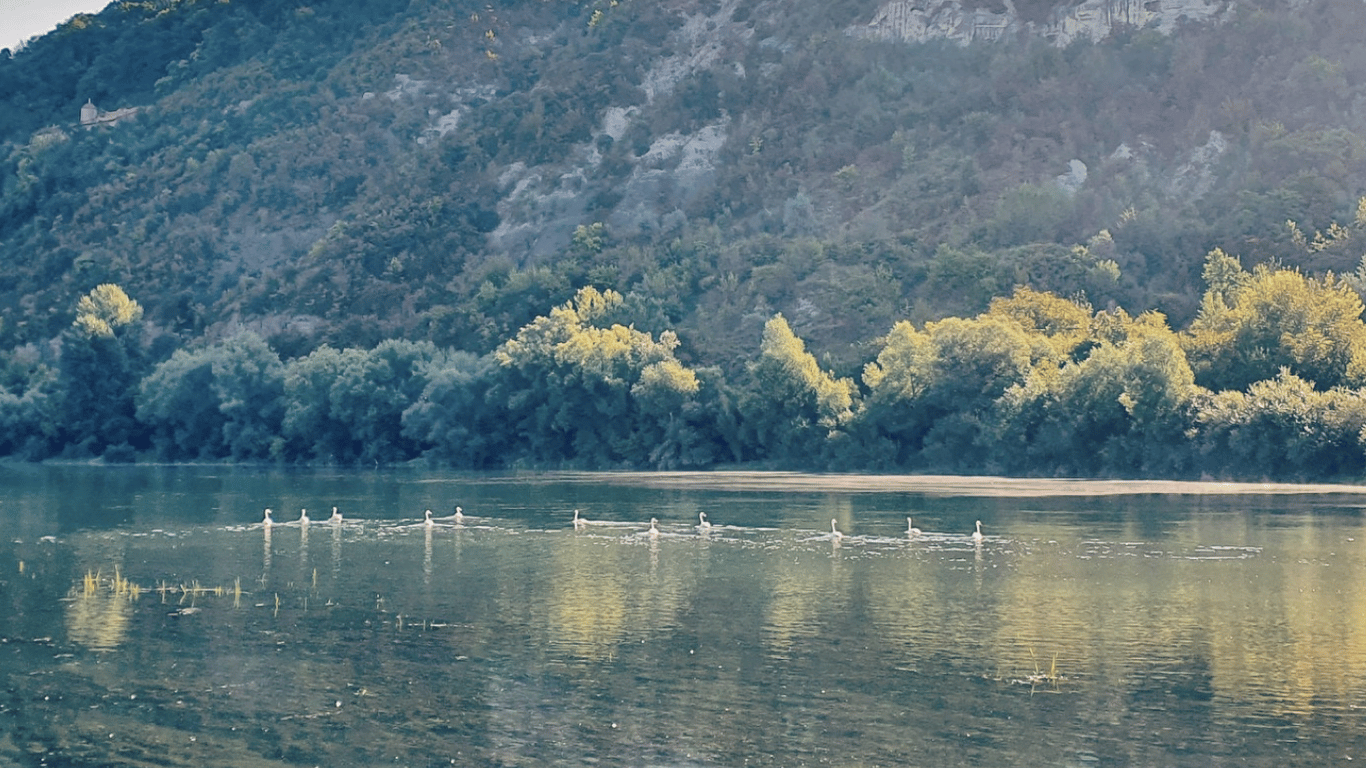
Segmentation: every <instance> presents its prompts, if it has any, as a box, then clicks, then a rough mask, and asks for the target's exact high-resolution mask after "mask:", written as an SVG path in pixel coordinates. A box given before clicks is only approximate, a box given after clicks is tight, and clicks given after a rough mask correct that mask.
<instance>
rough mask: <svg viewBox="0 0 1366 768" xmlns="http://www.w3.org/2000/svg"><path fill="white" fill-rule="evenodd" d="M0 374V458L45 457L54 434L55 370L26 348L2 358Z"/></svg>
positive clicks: (55, 432) (30, 349) (54, 436)
mask: <svg viewBox="0 0 1366 768" xmlns="http://www.w3.org/2000/svg"><path fill="white" fill-rule="evenodd" d="M0 372H2V374H3V381H2V382H0V456H14V457H16V458H20V459H28V460H37V459H42V458H45V457H46V456H47V455H48V454H49V452H50V451H51V450H52V448H53V443H54V441H55V440H56V438H57V435H58V422H57V414H56V413H55V411H56V408H57V404H58V392H59V390H58V388H57V371H56V370H54V369H53V368H51V367H49V366H48V365H46V364H44V363H42V362H40V361H39V359H38V355H37V353H36V350H34V349H32V348H31V347H29V348H24V349H16V350H14V351H12V352H10V353H9V354H8V355H6V357H5V360H4V365H3V367H2V368H0Z"/></svg>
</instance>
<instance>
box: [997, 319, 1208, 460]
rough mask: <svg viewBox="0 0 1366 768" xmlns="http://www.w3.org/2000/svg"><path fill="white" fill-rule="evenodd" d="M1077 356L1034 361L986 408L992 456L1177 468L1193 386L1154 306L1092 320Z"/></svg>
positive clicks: (1173, 336)
mask: <svg viewBox="0 0 1366 768" xmlns="http://www.w3.org/2000/svg"><path fill="white" fill-rule="evenodd" d="M1095 327H1096V333H1095V339H1094V346H1093V347H1091V349H1090V352H1089V354H1087V356H1086V357H1085V359H1083V360H1081V361H1079V362H1072V361H1068V362H1067V363H1065V364H1064V365H1063V366H1062V367H1061V368H1055V367H1047V366H1041V367H1039V368H1036V369H1035V370H1034V371H1033V372H1032V373H1031V375H1030V376H1029V378H1028V379H1027V380H1026V381H1024V382H1022V383H1020V384H1018V385H1016V386H1013V387H1011V388H1010V390H1009V391H1007V392H1006V393H1005V395H1004V396H1003V397H1002V398H1001V399H1000V401H999V402H998V404H997V406H996V413H995V417H994V423H995V429H996V430H997V432H996V434H995V436H994V440H993V446H994V451H993V457H994V461H995V462H996V463H997V464H998V465H999V466H1001V467H1004V468H1006V469H1008V470H1010V471H1021V470H1027V471H1043V472H1049V473H1054V472H1056V473H1061V474H1102V473H1118V474H1124V475H1135V474H1144V475H1152V474H1167V473H1172V472H1175V471H1178V470H1180V469H1181V468H1182V451H1181V448H1182V445H1183V443H1184V430H1185V428H1186V427H1188V426H1189V425H1188V413H1189V407H1190V403H1191V402H1192V400H1193V398H1194V397H1195V395H1196V393H1197V392H1198V391H1199V390H1198V389H1197V387H1196V386H1195V384H1194V376H1193V374H1192V373H1191V370H1190V366H1189V365H1188V364H1187V363H1186V359H1185V356H1184V354H1182V351H1181V345H1180V343H1179V341H1178V339H1177V336H1176V334H1174V333H1173V332H1172V331H1171V330H1170V329H1169V328H1168V327H1167V324H1166V319H1165V318H1164V317H1162V316H1161V315H1160V314H1157V313H1145V314H1143V315H1140V316H1139V317H1138V318H1130V317H1129V316H1128V315H1127V314H1126V313H1124V312H1123V310H1116V311H1114V312H1112V313H1102V315H1100V316H1098V317H1097V318H1096V323H1095Z"/></svg>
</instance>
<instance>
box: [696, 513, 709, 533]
mask: <svg viewBox="0 0 1366 768" xmlns="http://www.w3.org/2000/svg"><path fill="white" fill-rule="evenodd" d="M697 527H698V528H701V529H702V530H704V531H705V530H708V529H710V528H711V523H709V522H707V513H706V512H698V513H697Z"/></svg>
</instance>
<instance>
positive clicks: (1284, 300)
mask: <svg viewBox="0 0 1366 768" xmlns="http://www.w3.org/2000/svg"><path fill="white" fill-rule="evenodd" d="M1206 272H1207V273H1210V274H1211V275H1213V276H1215V282H1214V283H1211V286H1210V289H1209V290H1208V291H1207V292H1206V294H1205V298H1204V301H1203V303H1202V304H1201V307H1200V314H1199V316H1198V317H1197V318H1196V319H1195V321H1194V322H1193V323H1191V326H1190V330H1189V331H1188V332H1187V333H1186V334H1184V335H1183V336H1182V345H1183V346H1184V348H1185V350H1186V354H1187V356H1188V357H1189V359H1190V363H1191V368H1192V369H1193V370H1194V371H1195V375H1196V380H1197V381H1198V382H1200V384H1201V385H1203V386H1206V387H1208V388H1210V389H1215V390H1219V389H1235V390H1246V389H1247V387H1248V386H1249V385H1251V384H1252V383H1254V382H1257V381H1264V380H1267V379H1271V378H1273V377H1275V376H1276V375H1277V372H1278V371H1280V370H1281V369H1282V368H1285V369H1287V370H1289V371H1290V372H1291V373H1293V374H1295V375H1297V376H1300V377H1302V378H1304V379H1307V380H1309V381H1312V382H1313V383H1314V385H1315V386H1317V387H1318V388H1319V389H1321V390H1326V389H1331V388H1332V387H1336V386H1361V385H1362V384H1363V383H1366V324H1363V323H1362V321H1361V311H1362V303H1361V298H1360V297H1359V296H1358V295H1357V294H1356V292H1355V291H1353V290H1352V288H1351V287H1350V286H1348V285H1347V284H1346V283H1345V282H1343V281H1342V280H1340V279H1338V278H1336V277H1334V276H1333V275H1331V274H1329V275H1326V276H1325V277H1323V278H1322V279H1315V278H1310V277H1305V276H1304V275H1301V274H1300V273H1298V272H1293V271H1290V270H1283V269H1282V270H1272V269H1270V268H1266V267H1258V268H1257V269H1255V270H1254V271H1253V273H1252V274H1251V275H1250V276H1243V275H1240V274H1239V273H1237V272H1233V271H1232V270H1230V269H1228V268H1227V260H1226V257H1223V256H1222V253H1221V252H1217V251H1216V252H1215V253H1212V254H1211V255H1210V259H1209V260H1208V261H1207V269H1206ZM1225 273H1227V275H1225Z"/></svg>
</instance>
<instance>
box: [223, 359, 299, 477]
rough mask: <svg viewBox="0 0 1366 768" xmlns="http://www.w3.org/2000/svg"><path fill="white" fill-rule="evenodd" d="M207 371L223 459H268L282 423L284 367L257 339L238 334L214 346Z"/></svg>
mask: <svg viewBox="0 0 1366 768" xmlns="http://www.w3.org/2000/svg"><path fill="white" fill-rule="evenodd" d="M212 373H213V388H212V392H213V395H214V396H215V398H216V399H217V400H218V411H219V413H220V414H221V415H222V417H223V425H222V435H223V437H222V439H223V445H224V447H225V449H226V451H227V455H228V456H230V457H232V458H233V459H237V460H262V459H267V458H269V457H270V456H271V448H272V444H273V441H274V440H275V439H276V438H277V437H278V436H279V434H280V431H281V426H282V423H283V420H284V378H285V367H284V364H283V363H281V362H280V357H279V356H278V355H276V354H275V350H273V349H271V348H270V345H269V344H267V343H266V342H265V341H264V340H263V339H262V338H261V337H260V336H257V335H256V334H254V333H250V332H247V333H242V334H239V335H237V336H234V337H233V338H231V339H228V340H227V341H225V342H223V343H222V344H220V345H219V346H218V348H217V350H216V354H215V355H214V357H213V360H212Z"/></svg>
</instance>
